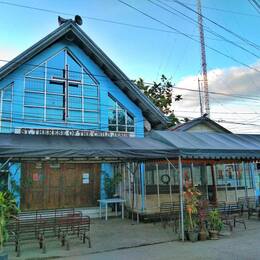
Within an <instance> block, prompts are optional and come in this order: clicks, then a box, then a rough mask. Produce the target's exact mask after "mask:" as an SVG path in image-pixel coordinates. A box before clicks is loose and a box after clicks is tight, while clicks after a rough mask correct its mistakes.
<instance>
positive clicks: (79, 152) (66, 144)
mask: <svg viewBox="0 0 260 260" xmlns="http://www.w3.org/2000/svg"><path fill="white" fill-rule="evenodd" d="M176 156H178V150H177V149H176V148H175V147H174V146H173V145H167V144H165V143H163V142H160V141H157V140H153V139H152V138H151V137H146V138H131V137H78V136H46V135H20V134H0V158H3V157H5V158H11V157H12V158H45V157H50V158H87V159H89V158H92V159H103V158H110V159H111V158H113V159H118V158H121V159H122V158H123V159H138V160H145V159H150V158H153V159H155V158H156V159H157V158H164V157H176Z"/></svg>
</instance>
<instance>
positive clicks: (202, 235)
mask: <svg viewBox="0 0 260 260" xmlns="http://www.w3.org/2000/svg"><path fill="white" fill-rule="evenodd" d="M207 238H208V234H207V232H206V231H204V230H202V231H200V232H199V240H201V241H205V240H207Z"/></svg>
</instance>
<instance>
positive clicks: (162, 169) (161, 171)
mask: <svg viewBox="0 0 260 260" xmlns="http://www.w3.org/2000/svg"><path fill="white" fill-rule="evenodd" d="M158 175H159V184H160V185H165V183H163V182H162V176H163V175H167V176H169V170H168V163H158ZM165 179H166V178H165ZM167 185H169V184H167Z"/></svg>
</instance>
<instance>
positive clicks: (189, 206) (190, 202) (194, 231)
mask: <svg viewBox="0 0 260 260" xmlns="http://www.w3.org/2000/svg"><path fill="white" fill-rule="evenodd" d="M185 186H186V191H185V192H184V198H185V205H186V219H187V220H186V221H187V233H188V238H189V240H190V241H192V242H195V241H197V240H198V235H199V232H198V203H199V197H200V195H201V193H200V192H199V190H198V189H197V188H196V187H193V186H192V184H191V183H189V182H187V183H186V185H185Z"/></svg>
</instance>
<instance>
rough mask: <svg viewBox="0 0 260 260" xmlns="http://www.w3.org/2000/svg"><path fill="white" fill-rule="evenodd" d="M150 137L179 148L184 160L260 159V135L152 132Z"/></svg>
mask: <svg viewBox="0 0 260 260" xmlns="http://www.w3.org/2000/svg"><path fill="white" fill-rule="evenodd" d="M149 136H150V137H152V139H153V140H157V141H160V142H163V143H164V144H167V145H169V146H173V147H175V148H177V150H178V151H179V155H181V156H182V157H183V158H194V159H204V158H207V159H250V160H256V159H260V135H252V134H232V133H230V134H229V133H198V132H196V133H195V132H194V133H187V132H173V131H152V132H151V134H150V135H149Z"/></svg>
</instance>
